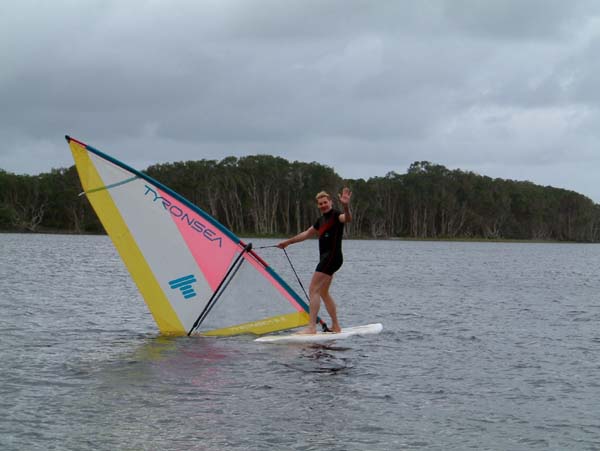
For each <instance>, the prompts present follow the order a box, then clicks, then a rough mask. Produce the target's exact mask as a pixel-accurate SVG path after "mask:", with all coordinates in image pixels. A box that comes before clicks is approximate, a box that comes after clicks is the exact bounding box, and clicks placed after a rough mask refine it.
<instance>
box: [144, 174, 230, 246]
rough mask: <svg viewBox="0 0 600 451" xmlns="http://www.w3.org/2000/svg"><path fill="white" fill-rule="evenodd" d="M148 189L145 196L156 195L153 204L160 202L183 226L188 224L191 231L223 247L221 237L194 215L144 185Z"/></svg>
mask: <svg viewBox="0 0 600 451" xmlns="http://www.w3.org/2000/svg"><path fill="white" fill-rule="evenodd" d="M144 186H145V187H146V192H145V193H144V196H148V194H150V193H152V194H154V198H152V202H153V203H156V202H159V203H160V204H162V206H163V208H164V209H165V210H166V211H168V212H169V213H170V215H171V216H173V217H174V218H175V219H177V220H179V221H181V222H182V223H183V224H186V225H187V226H188V227H189V228H190V229H192V230H193V231H194V232H197V233H200V234H202V236H203V237H204V238H206V239H207V240H208V241H212V242H214V243H218V244H219V247H223V240H222V238H221V237H220V236H218V235H217V232H215V231H214V230H212V229H210V228H209V227H208V226H207V225H206V224H204V223H203V222H202V221H200V220H199V219H198V218H197V217H195V216H194V215H190V214H188V213H187V212H185V211H183V209H182V208H180V207H179V206H177V205H175V204H174V203H173V202H172V201H170V200H169V199H165V198H164V197H162V196H160V195H159V194H158V193H157V192H156V191H155V190H153V189H152V188H151V187H150V186H148V185H144Z"/></svg>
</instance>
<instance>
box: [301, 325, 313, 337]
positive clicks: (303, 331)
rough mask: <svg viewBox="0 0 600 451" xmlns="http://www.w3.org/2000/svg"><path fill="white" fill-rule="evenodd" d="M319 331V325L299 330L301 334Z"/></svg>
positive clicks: (311, 333)
mask: <svg viewBox="0 0 600 451" xmlns="http://www.w3.org/2000/svg"><path fill="white" fill-rule="evenodd" d="M316 333H317V327H316V326H315V327H310V326H309V327H305V328H304V329H302V330H301V331H300V332H298V334H300V335H314V334H316Z"/></svg>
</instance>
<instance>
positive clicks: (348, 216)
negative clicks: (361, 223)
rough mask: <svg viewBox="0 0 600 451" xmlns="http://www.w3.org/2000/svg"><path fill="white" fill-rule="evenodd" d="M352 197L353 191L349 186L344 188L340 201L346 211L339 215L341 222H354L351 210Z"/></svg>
mask: <svg viewBox="0 0 600 451" xmlns="http://www.w3.org/2000/svg"><path fill="white" fill-rule="evenodd" d="M351 197H352V191H350V190H349V189H348V188H344V189H343V190H342V194H340V195H339V199H340V203H341V204H342V207H343V208H344V212H343V213H342V214H341V215H340V216H339V220H340V222H352V213H351V212H350V198H351Z"/></svg>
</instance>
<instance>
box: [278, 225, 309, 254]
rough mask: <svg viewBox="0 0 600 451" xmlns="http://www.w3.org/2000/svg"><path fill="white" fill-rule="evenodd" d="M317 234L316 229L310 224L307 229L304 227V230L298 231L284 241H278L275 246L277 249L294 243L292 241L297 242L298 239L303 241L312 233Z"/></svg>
mask: <svg viewBox="0 0 600 451" xmlns="http://www.w3.org/2000/svg"><path fill="white" fill-rule="evenodd" d="M316 234H317V229H315V228H314V227H313V226H310V227H309V228H308V229H306V230H305V231H304V232H300V233H299V234H298V235H296V236H293V237H291V238H289V239H287V240H285V241H282V242H281V243H279V244H278V245H277V247H278V248H279V249H285V248H286V247H288V246H289V245H290V244H294V243H299V242H300V241H304V240H306V239H308V238H310V237H311V236H313V235H316Z"/></svg>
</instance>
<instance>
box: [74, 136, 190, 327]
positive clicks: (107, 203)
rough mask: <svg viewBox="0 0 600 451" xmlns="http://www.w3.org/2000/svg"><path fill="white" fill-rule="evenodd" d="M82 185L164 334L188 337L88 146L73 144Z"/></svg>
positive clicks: (75, 142)
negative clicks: (90, 154) (106, 187)
mask: <svg viewBox="0 0 600 451" xmlns="http://www.w3.org/2000/svg"><path fill="white" fill-rule="evenodd" d="M69 146H70V148H71V152H72V154H73V159H74V160H75V165H76V167H77V172H78V173H79V178H80V179H81V184H82V186H83V189H84V191H86V193H87V196H88V199H89V201H90V203H91V204H92V207H93V208H94V210H95V211H96V214H97V215H98V217H99V218H100V221H101V222H102V225H103V226H104V229H105V230H106V232H107V233H108V235H109V236H110V238H111V239H112V241H113V243H114V245H115V247H116V248H117V251H118V252H119V255H120V256H121V258H122V259H123V262H124V263H125V266H126V267H127V269H128V270H129V272H130V274H131V277H132V278H133V280H134V282H135V284H136V285H137V287H138V289H139V290H140V292H141V294H142V297H143V298H144V300H145V301H146V304H147V305H148V308H149V309H150V312H151V313H152V316H153V317H154V320H155V321H156V324H157V325H158V328H159V329H160V331H161V333H163V334H169V335H184V334H186V333H187V330H186V329H185V328H184V326H183V324H182V322H181V321H180V320H179V318H178V316H177V314H176V313H175V311H174V310H173V308H172V306H171V304H170V302H169V300H168V298H167V296H166V295H165V293H164V291H163V290H162V288H161V286H160V284H159V282H158V280H157V279H156V277H155V275H154V273H153V272H152V270H151V269H150V266H149V265H148V263H147V262H146V259H145V258H144V255H143V254H142V252H141V250H140V249H139V247H138V245H137V243H136V241H135V239H134V238H133V236H132V235H131V232H130V230H129V228H128V227H127V224H126V222H125V221H124V219H123V217H122V216H121V214H120V213H119V210H118V208H117V206H116V205H115V203H114V201H113V199H112V197H111V195H110V191H109V190H108V189H101V188H102V187H103V186H105V184H104V182H103V180H102V178H101V177H100V174H99V173H98V171H97V170H96V167H95V166H94V163H93V162H92V160H91V158H90V156H89V153H88V151H87V149H86V148H85V146H83V145H82V144H80V143H79V142H77V141H75V140H72V139H71V140H69Z"/></svg>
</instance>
